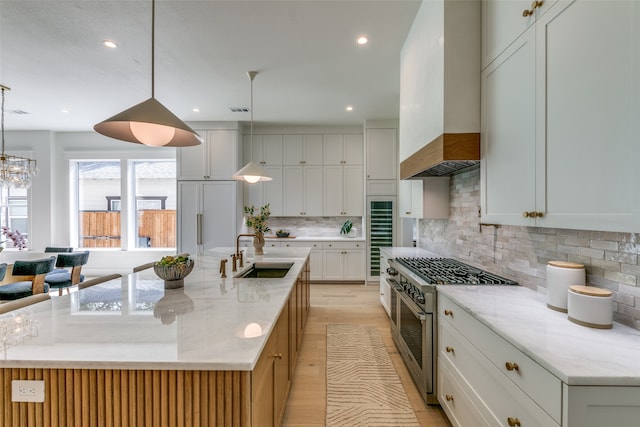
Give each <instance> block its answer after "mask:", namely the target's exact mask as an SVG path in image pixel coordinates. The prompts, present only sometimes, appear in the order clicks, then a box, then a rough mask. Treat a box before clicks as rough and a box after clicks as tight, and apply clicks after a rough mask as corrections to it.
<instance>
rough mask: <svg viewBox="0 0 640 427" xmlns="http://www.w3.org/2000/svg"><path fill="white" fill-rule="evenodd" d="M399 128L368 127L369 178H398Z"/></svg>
mask: <svg viewBox="0 0 640 427" xmlns="http://www.w3.org/2000/svg"><path fill="white" fill-rule="evenodd" d="M397 153H398V141H397V129H367V179H394V180H395V179H397V177H398V154H397Z"/></svg>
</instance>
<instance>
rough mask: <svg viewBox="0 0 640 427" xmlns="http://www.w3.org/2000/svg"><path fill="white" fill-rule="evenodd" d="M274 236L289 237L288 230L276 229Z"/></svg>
mask: <svg viewBox="0 0 640 427" xmlns="http://www.w3.org/2000/svg"><path fill="white" fill-rule="evenodd" d="M276 236H277V237H289V232H288V231H284V230H278V231H276Z"/></svg>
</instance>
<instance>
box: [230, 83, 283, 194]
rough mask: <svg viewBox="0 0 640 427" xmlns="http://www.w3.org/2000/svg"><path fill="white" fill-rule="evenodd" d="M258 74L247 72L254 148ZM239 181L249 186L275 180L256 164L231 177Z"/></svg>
mask: <svg viewBox="0 0 640 427" xmlns="http://www.w3.org/2000/svg"><path fill="white" fill-rule="evenodd" d="M257 74H258V72H257V71H249V72H247V76H249V80H251V106H250V107H249V111H250V112H251V127H250V138H249V140H250V143H251V147H252V148H253V79H255V78H256V75H257ZM231 178H233V179H235V180H237V181H246V182H248V183H249V184H255V183H256V182H259V181H271V180H272V179H273V178H271V177H270V176H267V173H266V172H265V170H264V169H262V168H261V167H260V166H259V165H257V164H256V163H255V162H249V163H247V164H246V165H245V166H244V167H243V168H242V169H240V170H239V171H238V172H236V173H234V174H233V176H232V177H231Z"/></svg>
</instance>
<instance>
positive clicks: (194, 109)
mask: <svg viewBox="0 0 640 427" xmlns="http://www.w3.org/2000/svg"><path fill="white" fill-rule="evenodd" d="M191 111H193V112H194V113H199V112H200V109H199V108H195V107H194V108H193V109H191Z"/></svg>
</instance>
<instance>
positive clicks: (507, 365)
mask: <svg viewBox="0 0 640 427" xmlns="http://www.w3.org/2000/svg"><path fill="white" fill-rule="evenodd" d="M504 366H505V368H507V371H519V370H520V367H519V366H518V364H517V363H515V362H507V363H505V364H504Z"/></svg>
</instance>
